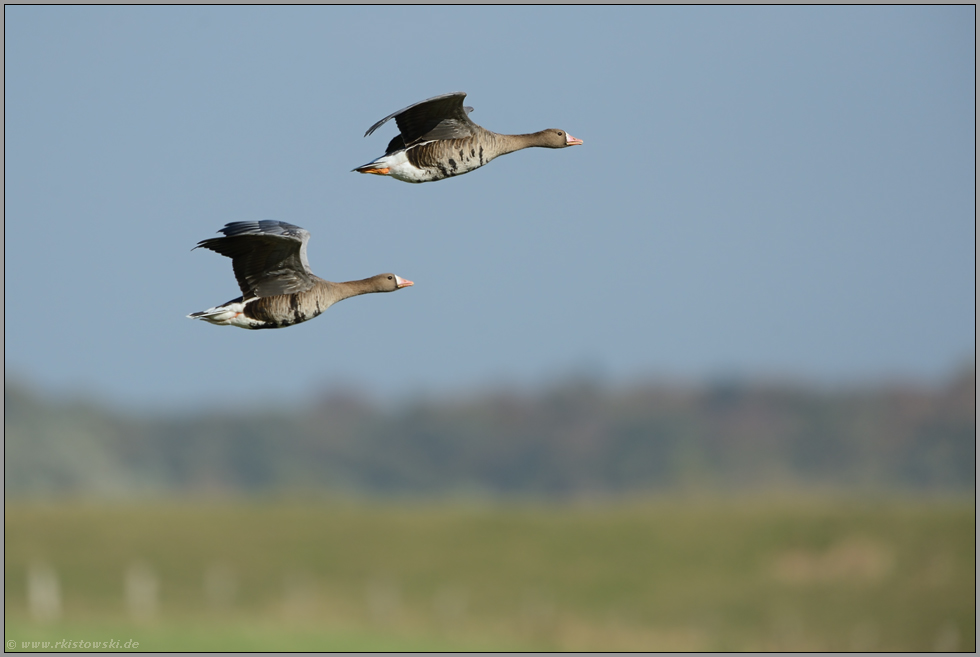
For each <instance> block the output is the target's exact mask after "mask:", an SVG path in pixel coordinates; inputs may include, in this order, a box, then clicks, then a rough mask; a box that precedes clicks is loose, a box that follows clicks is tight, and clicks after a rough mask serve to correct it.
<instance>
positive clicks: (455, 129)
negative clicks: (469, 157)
mask: <svg viewBox="0 0 980 657" xmlns="http://www.w3.org/2000/svg"><path fill="white" fill-rule="evenodd" d="M464 98H466V93H464V92H462V91H457V92H455V93H451V94H443V95H442V96H436V97H434V98H429V99H428V100H423V101H421V102H418V103H415V104H414V105H409V106H408V107H406V108H404V109H400V110H398V111H397V112H395V113H393V114H389V115H388V116H386V117H385V118H383V119H381V120H380V121H378V122H377V123H375V124H374V125H373V126H371V128H370V129H369V130H368V131H367V132H366V133H364V136H365V137H367V136H368V135H370V134H371V133H372V132H374V131H375V130H377V129H378V128H380V127H381V126H382V125H384V124H385V122H387V121H389V120H391V119H395V122H396V123H397V124H398V129H399V130H400V131H401V137H402V142H403V143H404V146H403V147H402V148H405V147H408V146H412V145H414V144H417V143H419V142H423V141H432V140H436V139H460V138H462V137H469V136H472V135H473V134H475V133H476V132H477V129H478V127H479V126H477V125H476V124H475V123H473V122H472V121H470V119H469V117H468V116H467V114H469V113H470V112H472V111H473V108H472V107H463V99H464ZM394 145H395V142H394V141H392V143H391V144H389V146H388V149H389V150H388V152H389V153H390V152H391V148H392V146H394ZM396 150H397V149H396Z"/></svg>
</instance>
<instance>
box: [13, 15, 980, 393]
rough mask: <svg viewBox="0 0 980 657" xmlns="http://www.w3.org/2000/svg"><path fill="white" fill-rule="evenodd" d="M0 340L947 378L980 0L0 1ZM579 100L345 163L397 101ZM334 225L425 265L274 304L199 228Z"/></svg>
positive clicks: (322, 377) (499, 380) (961, 261)
mask: <svg viewBox="0 0 980 657" xmlns="http://www.w3.org/2000/svg"><path fill="white" fill-rule="evenodd" d="M5 19H6V21H5V137H6V146H5V185H6V190H5V224H4V231H5V240H4V276H5V278H4V293H5V297H4V310H5V314H4V328H5V339H4V354H5V359H6V364H5V367H6V371H7V373H8V375H10V374H13V375H17V376H19V377H23V378H26V380H28V381H31V382H33V384H34V385H36V386H38V387H39V388H41V389H44V390H51V391H63V392H64V391H78V390H83V391H85V392H86V394H90V395H94V396H97V397H100V398H103V399H105V400H108V401H111V402H113V403H116V404H120V405H124V406H126V405H133V406H139V407H148V408H172V407H177V408H186V407H193V406H197V405H201V404H209V403H225V404H227V403H239V404H241V403H244V404H248V405H253V404H261V403H267V402H273V403H281V402H283V401H285V400H288V399H300V400H302V399H307V398H309V397H310V396H313V395H316V394H318V393H319V392H320V391H322V390H324V389H329V388H332V387H337V386H344V385H355V386H357V387H359V388H361V389H362V390H363V391H365V392H367V393H369V394H372V395H374V396H375V397H378V398H382V399H401V398H404V397H406V396H413V395H419V394H441V393H446V392H458V391H465V390H471V389H474V388H480V387H484V386H496V385H521V386H534V385H537V384H540V383H542V382H547V381H551V380H554V379H555V378H559V377H561V376H563V375H565V374H568V373H569V372H581V371H587V372H590V373H593V374H598V375H601V376H602V377H604V378H606V379H607V380H610V381H628V380H632V379H637V378H645V377H655V378H671V377H683V378H686V379H701V378H706V377H707V378H710V377H717V376H725V377H730V376H739V377H743V376H744V377H767V376H778V377H784V376H786V377H793V378H802V379H810V380H815V381H819V382H825V383H830V384H847V383H852V382H862V381H869V380H877V379H882V378H888V377H895V376H902V377H911V378H916V379H924V380H941V378H942V377H944V376H946V375H947V374H948V373H950V372H951V371H952V370H953V369H955V368H957V367H959V366H961V365H962V364H963V363H964V361H966V360H968V359H971V358H973V354H974V344H975V337H974V336H975V328H976V301H975V292H976V277H975V258H976V248H975V238H976V224H975V216H974V210H975V206H974V200H975V186H974V181H975V173H976V170H975V163H974V155H975V151H974V148H975V140H976V133H975V125H974V116H975V90H976V87H975V68H974V56H975V50H974V43H975V27H974V26H975V9H974V8H973V7H966V6H946V7H836V6H835V7H775V8H769V7H748V8H745V7H693V8H688V7H614V8H606V7H531V8H523V7H492V8H489V7H477V8H460V7H456V8H446V7H423V8H401V7H367V8H364V7H298V6H291V7H149V8H143V7H105V6H104V7H66V6H61V7H31V6H17V7H6V8H5ZM450 91H465V92H467V93H468V94H469V95H468V97H467V99H466V103H467V104H468V105H472V106H473V107H474V108H475V111H474V113H473V114H472V115H471V118H473V120H474V121H476V122H477V123H479V124H481V125H483V126H484V127H486V128H488V129H491V130H495V131H497V132H511V133H519V132H530V131H534V130H539V129H543V128H546V127H557V128H562V129H565V130H568V131H569V132H571V133H572V134H573V135H575V136H576V137H579V138H581V139H583V140H584V142H585V143H584V145H583V146H578V147H575V148H570V149H565V150H561V151H551V150H546V149H532V150H529V151H524V152H520V153H516V154H513V155H508V156H506V157H503V158H500V159H498V160H496V161H494V162H493V163H491V164H490V165H489V166H487V167H484V168H482V169H480V170H478V171H476V172H474V173H470V174H467V175H465V176H462V177H459V178H455V179H450V180H447V181H442V182H437V183H428V184H423V185H409V184H406V183H401V182H397V181H395V180H391V179H384V178H380V177H376V176H364V175H359V174H355V173H351V172H350V170H351V169H352V168H353V167H355V166H358V165H360V164H363V163H365V162H368V161H370V160H371V159H373V158H374V157H376V156H377V155H380V154H381V153H382V152H383V150H384V147H385V146H386V144H387V142H388V140H389V139H390V138H391V137H392V136H393V135H394V134H395V126H394V123H393V122H392V123H390V124H386V125H385V126H384V127H383V128H382V129H380V130H379V131H378V132H377V133H375V134H374V135H372V136H371V137H369V138H363V137H362V135H363V134H364V132H365V130H366V129H367V128H368V127H369V126H371V125H372V124H373V123H374V122H375V121H377V120H378V119H380V118H382V117H383V116H386V115H387V114H389V113H390V112H392V111H394V110H397V109H399V108H401V107H404V106H405V105H408V104H410V103H413V102H416V101H418V100H422V99H424V98H428V97H430V96H434V95H437V94H441V93H446V92H450ZM258 219H282V220H285V221H289V222H292V223H295V224H299V225H300V226H303V227H305V228H306V229H308V230H309V231H310V232H311V233H312V239H311V241H310V245H309V257H310V261H311V265H312V267H313V270H314V272H316V273H317V274H319V275H320V276H322V277H324V278H327V279H329V280H351V279H358V278H364V277H366V276H370V275H373V274H376V273H380V272H385V271H393V272H395V273H397V274H399V275H401V276H403V277H406V278H410V279H412V280H413V281H415V283H416V285H415V287H413V288H410V289H408V290H403V291H399V292H397V293H395V294H388V295H370V296H367V297H360V298H356V299H351V300H348V301H344V302H343V303H341V304H339V305H337V306H334V307H333V308H331V309H330V310H329V311H328V312H327V313H326V314H324V315H323V316H321V317H319V318H317V319H315V320H313V321H311V322H308V323H306V324H303V325H299V326H296V327H292V328H288V329H283V330H279V331H259V332H251V331H244V330H240V329H235V328H225V327H216V326H211V325H207V324H204V323H203V322H196V321H191V320H189V319H186V318H185V315H186V314H187V313H189V312H192V311H197V310H202V309H205V308H207V307H209V306H213V305H216V304H219V303H222V302H224V301H227V300H228V299H231V298H232V297H234V296H237V295H238V294H239V292H238V289H237V286H236V285H235V281H234V278H233V276H232V272H231V266H230V261H229V260H227V259H225V258H222V257H220V256H218V255H217V254H214V253H211V252H207V251H203V250H197V251H193V252H192V251H191V248H192V247H193V246H194V245H195V244H196V243H197V242H198V241H199V240H202V239H205V238H208V237H211V236H213V235H214V234H215V231H217V229H218V228H220V227H221V226H222V225H224V224H225V223H226V222H229V221H237V220H258Z"/></svg>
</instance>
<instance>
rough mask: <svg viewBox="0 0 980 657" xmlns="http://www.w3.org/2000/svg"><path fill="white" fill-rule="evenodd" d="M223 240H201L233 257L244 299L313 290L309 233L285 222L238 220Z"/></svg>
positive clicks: (215, 249)
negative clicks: (307, 248) (309, 256)
mask: <svg viewBox="0 0 980 657" xmlns="http://www.w3.org/2000/svg"><path fill="white" fill-rule="evenodd" d="M218 232H220V233H224V235H225V236H224V237H212V238H211V239H207V240H202V241H201V242H199V243H198V245H197V246H196V247H194V248H198V247H204V248H205V249H210V250H212V251H214V252H215V253H220V254H221V255H223V256H227V257H229V258H231V265H232V268H233V269H234V270H235V278H236V279H238V287H240V288H241V289H242V295H243V296H244V298H245V299H250V298H252V297H272V296H276V295H279V294H292V293H294V292H302V291H304V290H308V289H310V288H311V287H313V280H314V279H313V272H311V271H310V263H309V262H308V261H307V259H306V243H307V242H308V241H309V239H310V234H309V233H308V232H307V231H306V230H304V229H302V228H300V227H299V226H294V225H293V224H289V223H286V222H285V221H235V222H233V223H230V224H226V225H225V227H224V228H222V229H221V230H220V231H218Z"/></svg>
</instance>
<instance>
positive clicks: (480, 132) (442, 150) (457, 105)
mask: <svg viewBox="0 0 980 657" xmlns="http://www.w3.org/2000/svg"><path fill="white" fill-rule="evenodd" d="M465 97H466V94H465V93H464V92H462V91H457V92H455V93H450V94H443V95H442V96H436V97H435V98H430V99H428V100H423V101H421V102H419V103H415V104H414V105H409V106H408V107H406V108H405V109H401V110H398V111H397V112H395V113H394V114H389V115H388V116H386V117H385V118H383V119H381V120H380V121H378V122H377V123H375V124H374V125H373V126H371V127H370V128H369V129H368V131H367V132H366V133H364V136H365V137H367V136H368V135H370V134H371V133H372V132H374V131H375V130H377V129H378V128H380V127H381V126H382V125H384V124H385V122H386V121H388V120H390V119H395V123H396V124H397V125H398V129H399V130H400V133H399V134H398V135H396V136H395V138H394V139H392V140H391V142H390V143H389V144H388V148H387V149H386V150H385V154H384V155H383V156H381V157H379V158H378V159H376V160H374V161H373V162H370V163H368V164H365V165H363V166H359V167H357V168H356V169H354V171H358V172H360V173H373V174H377V175H380V176H391V177H392V178H395V179H396V180H403V181H405V182H411V183H422V182H432V181H434V180H442V179H443V178H450V177H452V176H459V175H462V174H464V173H469V172H470V171H472V170H473V169H477V168H479V167H482V166H483V165H484V164H486V163H487V162H489V161H490V160H492V159H493V158H495V157H499V156H501V155H505V154H506V153H513V152H514V151H519V150H521V149H523V148H530V147H532V146H540V147H543V148H565V147H567V146H577V145H579V144H581V143H582V140H581V139H576V138H575V137H573V136H571V135H570V134H568V133H567V132H565V131H564V130H559V129H557V128H549V129H547V130H541V131H540V132H532V133H530V134H526V135H501V134H497V133H496V132H490V131H489V130H486V129H484V128H481V127H480V126H478V125H477V124H475V123H473V122H472V121H470V118H469V116H468V114H469V113H470V112H472V111H473V108H472V107H463V99H464V98H465Z"/></svg>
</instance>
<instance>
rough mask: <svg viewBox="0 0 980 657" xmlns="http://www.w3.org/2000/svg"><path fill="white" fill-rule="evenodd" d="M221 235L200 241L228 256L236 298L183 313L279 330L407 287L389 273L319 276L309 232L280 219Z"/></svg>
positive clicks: (236, 225) (234, 226) (236, 226)
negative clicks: (342, 278)
mask: <svg viewBox="0 0 980 657" xmlns="http://www.w3.org/2000/svg"><path fill="white" fill-rule="evenodd" d="M218 232H220V233H223V234H224V237H213V238H211V239H207V240H202V241H201V242H199V243H198V245H197V246H196V247H194V248H195V249H197V248H200V247H204V248H205V249H210V250H211V251H214V252H215V253H220V254H221V255H223V256H227V257H229V258H231V263H232V268H233V269H234V271H235V278H236V279H238V286H239V287H240V288H241V290H242V296H240V297H238V298H237V299H232V300H231V301H229V302H227V303H223V304H221V305H220V306H215V307H214V308H208V309H207V310H202V311H200V312H196V313H191V314H190V315H188V317H190V318H193V319H201V320H204V321H206V322H210V323H212V324H217V325H219V326H238V327H240V328H246V329H267V328H284V327H286V326H292V325H293V324H299V323H301V322H305V321H307V320H310V319H313V318H314V317H316V316H317V315H319V314H320V313H322V312H323V311H324V310H326V309H327V308H329V307H330V306H332V305H333V304H335V303H337V302H338V301H342V300H343V299H347V298H349V297H353V296H357V295H359V294H368V293H371V292H394V291H395V290H398V289H401V288H403V287H408V286H410V285H413V283H412V281H409V280H405V279H404V278H401V277H400V276H396V275H395V274H378V275H377V276H372V277H371V278H365V279H363V280H359V281H348V282H346V283H333V282H331V281H327V280H324V279H322V278H320V277H319V276H316V275H314V274H313V272H312V271H310V264H309V262H308V261H307V259H306V243H307V242H308V241H309V239H310V234H309V233H308V232H307V231H306V230H304V229H302V228H300V227H299V226H294V225H293V224H289V223H286V222H285V221H236V222H233V223H230V224H226V225H225V227H224V228H222V229H221V230H220V231H218Z"/></svg>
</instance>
